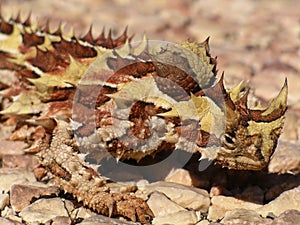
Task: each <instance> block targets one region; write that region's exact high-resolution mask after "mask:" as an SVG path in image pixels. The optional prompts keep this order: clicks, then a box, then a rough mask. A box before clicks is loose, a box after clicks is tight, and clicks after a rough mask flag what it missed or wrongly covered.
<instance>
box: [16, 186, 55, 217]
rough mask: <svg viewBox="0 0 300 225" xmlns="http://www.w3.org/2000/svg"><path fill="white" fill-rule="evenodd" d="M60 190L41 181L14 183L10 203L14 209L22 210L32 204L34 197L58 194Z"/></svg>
mask: <svg viewBox="0 0 300 225" xmlns="http://www.w3.org/2000/svg"><path fill="white" fill-rule="evenodd" d="M59 191H60V190H59V188H58V187H57V186H48V185H46V184H43V183H40V182H31V183H24V184H14V185H12V186H11V189H10V203H11V206H12V208H13V210H15V211H16V212H20V211H21V210H22V209H23V208H24V207H26V206H28V205H29V204H30V202H31V200H32V198H39V197H40V196H50V195H58V194H59Z"/></svg>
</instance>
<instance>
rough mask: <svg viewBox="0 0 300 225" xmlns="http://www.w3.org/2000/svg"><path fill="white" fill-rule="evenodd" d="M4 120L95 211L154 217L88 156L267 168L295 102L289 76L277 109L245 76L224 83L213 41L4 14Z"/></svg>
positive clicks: (0, 51)
mask: <svg viewBox="0 0 300 225" xmlns="http://www.w3.org/2000/svg"><path fill="white" fill-rule="evenodd" d="M0 32H1V38H0V68H1V70H2V72H1V74H2V75H1V80H0V90H1V93H0V94H1V99H0V100H1V107H2V111H1V120H2V121H3V123H6V124H15V131H14V132H13V134H12V136H11V139H12V140H22V141H25V142H27V144H28V146H29V147H28V149H27V152H29V153H36V155H37V156H38V158H39V160H40V163H41V165H42V166H43V167H45V168H46V169H47V170H48V171H49V172H50V174H52V176H53V179H54V181H55V183H57V184H58V185H59V186H60V187H61V189H62V190H64V191H65V192H68V193H70V194H72V195H73V196H74V197H76V198H77V199H78V201H81V202H83V204H84V205H85V206H87V207H90V208H92V209H93V210H94V211H96V212H99V213H101V214H104V215H108V216H117V215H122V216H125V217H127V218H129V219H131V220H133V221H140V222H142V223H147V221H148V220H149V218H150V219H151V217H153V214H152V212H151V210H150V209H149V208H148V205H147V204H146V203H145V202H144V200H142V199H140V198H138V197H136V196H134V195H131V194H120V193H111V192H110V190H109V188H108V187H107V186H106V178H105V177H103V176H101V174H99V173H98V172H97V170H96V169H95V167H94V166H93V165H91V164H89V163H88V162H86V161H85V157H86V156H89V157H90V158H94V159H95V161H96V162H98V161H99V159H101V157H104V156H105V157H106V156H107V155H111V156H113V157H115V158H116V159H117V160H126V159H134V160H136V161H137V162H139V161H140V160H141V159H143V158H144V157H145V156H147V155H151V156H153V157H155V155H156V154H158V152H162V151H167V150H168V151H173V150H177V149H180V150H184V151H188V152H190V153H195V152H198V153H199V152H200V153H201V155H202V158H208V159H210V160H213V161H214V162H215V163H217V164H220V165H222V166H224V167H228V168H229V169H237V170H261V169H263V168H265V167H266V166H267V165H268V163H269V160H270V157H271V156H272V154H273V152H274V149H275V147H276V144H277V139H278V137H279V136H280V133H281V129H282V126H283V121H284V114H285V111H286V109H287V103H286V101H287V82H285V84H284V86H283V87H282V89H281V91H280V93H279V94H278V96H277V97H276V98H275V99H273V100H272V102H271V103H270V105H269V107H267V108H263V107H261V106H260V104H257V105H256V106H254V107H253V108H251V109H250V108H249V106H248V105H247V97H248V93H249V89H248V87H247V86H246V85H245V84H244V83H240V84H239V85H237V86H235V87H233V88H231V89H226V88H225V87H224V84H223V75H222V76H221V78H220V79H219V80H218V81H216V73H217V71H216V58H212V57H211V56H210V53H209V46H208V40H206V41H204V42H202V43H196V42H190V41H186V42H183V43H181V44H174V45H173V44H165V42H161V43H163V44H161V43H160V42H150V41H148V40H147V39H146V38H145V39H143V40H142V41H141V42H139V43H137V44H136V43H133V42H132V41H131V38H129V37H128V36H127V33H126V30H125V32H124V33H123V34H122V35H121V36H120V37H118V38H115V39H114V38H112V37H111V33H109V34H108V35H107V36H106V35H105V34H104V32H102V34H101V35H100V36H98V37H97V38H93V36H92V32H91V30H90V31H89V32H88V33H87V34H86V35H85V36H83V37H81V38H79V37H76V36H74V35H73V34H72V33H71V34H69V35H67V34H64V33H63V32H62V28H61V26H59V27H58V29H57V30H56V31H54V30H51V29H50V28H49V23H47V24H46V25H45V26H43V27H41V26H39V25H37V24H32V23H31V22H30V18H28V19H27V20H25V21H21V19H20V16H17V17H16V18H10V19H4V18H3V17H2V16H1V17H0Z"/></svg>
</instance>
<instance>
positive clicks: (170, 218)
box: [152, 211, 198, 225]
mask: <svg viewBox="0 0 300 225" xmlns="http://www.w3.org/2000/svg"><path fill="white" fill-rule="evenodd" d="M197 222H198V218H197V215H196V213H195V212H194V211H179V212H175V213H171V214H167V215H164V216H157V217H155V218H154V219H153V221H152V224H153V225H165V224H172V225H191V224H195V223H197Z"/></svg>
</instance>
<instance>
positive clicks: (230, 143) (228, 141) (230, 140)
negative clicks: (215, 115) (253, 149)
mask: <svg viewBox="0 0 300 225" xmlns="http://www.w3.org/2000/svg"><path fill="white" fill-rule="evenodd" d="M221 140H222V143H223V145H224V147H226V148H227V149H229V150H234V149H235V148H236V144H235V138H234V137H232V136H231V135H229V134H224V135H223V136H222V138H221Z"/></svg>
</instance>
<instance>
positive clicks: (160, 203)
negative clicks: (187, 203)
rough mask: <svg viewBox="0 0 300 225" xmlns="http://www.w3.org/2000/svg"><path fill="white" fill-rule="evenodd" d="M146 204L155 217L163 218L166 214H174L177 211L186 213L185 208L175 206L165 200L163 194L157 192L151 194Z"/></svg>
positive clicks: (167, 199)
mask: <svg viewBox="0 0 300 225" xmlns="http://www.w3.org/2000/svg"><path fill="white" fill-rule="evenodd" d="M147 204H148V206H149V207H150V209H151V211H152V212H153V214H154V216H155V217H157V216H165V215H167V214H171V213H176V212H179V211H186V209H185V208H183V207H182V206H179V205H177V204H176V203H175V202H173V201H171V200H170V199H169V198H167V197H166V196H165V195H164V194H162V193H159V192H154V193H152V194H151V196H150V198H149V200H148V201H147Z"/></svg>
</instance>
